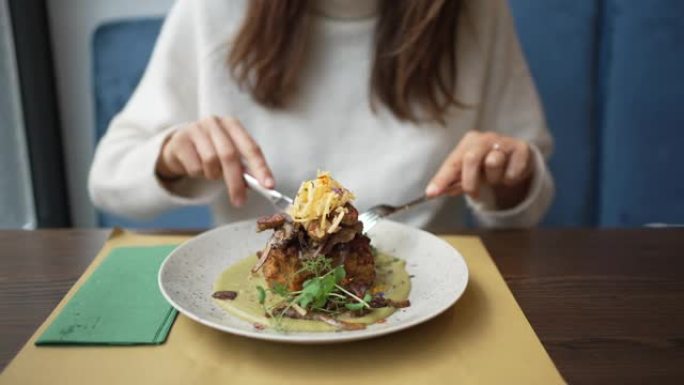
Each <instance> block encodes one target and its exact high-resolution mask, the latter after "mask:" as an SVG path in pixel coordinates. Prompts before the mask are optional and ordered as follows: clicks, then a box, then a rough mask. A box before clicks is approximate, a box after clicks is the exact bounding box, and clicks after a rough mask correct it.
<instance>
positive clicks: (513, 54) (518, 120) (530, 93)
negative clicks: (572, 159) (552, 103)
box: [466, 0, 554, 227]
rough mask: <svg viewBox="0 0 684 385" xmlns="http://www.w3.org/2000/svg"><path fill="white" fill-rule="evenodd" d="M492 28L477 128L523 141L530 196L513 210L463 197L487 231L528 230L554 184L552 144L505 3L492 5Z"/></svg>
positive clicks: (486, 194)
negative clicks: (530, 167) (530, 170)
mask: <svg viewBox="0 0 684 385" xmlns="http://www.w3.org/2000/svg"><path fill="white" fill-rule="evenodd" d="M490 4H493V5H494V6H492V8H490V9H489V10H490V11H491V12H490V17H491V19H490V23H488V26H487V30H486V31H485V33H484V35H485V37H484V41H481V48H482V49H483V51H484V52H485V55H484V56H485V57H486V59H485V62H486V64H485V65H486V68H487V69H486V71H485V74H484V76H485V81H484V89H483V97H482V103H481V106H480V115H479V119H478V127H477V128H478V129H479V130H481V131H495V132H498V133H500V134H503V135H507V136H511V137H515V138H518V139H522V140H525V141H527V142H528V143H529V144H530V148H531V150H532V153H533V157H532V158H533V161H534V174H533V177H532V183H531V186H530V189H529V192H528V196H527V197H526V198H525V199H524V200H523V201H522V202H521V203H520V204H518V205H517V206H516V207H513V208H510V209H506V210H497V208H496V205H495V203H494V196H493V194H492V193H491V191H483V193H482V194H480V199H479V200H478V201H475V200H473V199H471V198H469V197H466V201H467V203H468V206H469V207H470V208H471V209H472V211H473V215H474V217H475V219H476V220H477V222H478V223H479V224H480V225H482V226H485V227H530V226H535V225H537V224H538V223H539V222H540V221H541V220H542V219H543V217H544V215H545V214H546V212H547V210H548V208H549V206H550V205H551V202H552V200H553V195H554V183H553V178H552V176H551V173H550V172H549V170H548V167H547V165H546V158H547V157H548V156H549V155H550V154H551V151H552V147H553V141H552V138H551V135H550V134H549V131H548V129H547V126H546V122H545V119H544V114H543V110H542V106H541V102H540V100H539V96H538V94H537V91H536V89H535V86H534V82H533V80H532V77H531V75H530V71H529V69H528V66H527V63H526V61H525V57H524V55H523V53H522V50H521V48H520V44H519V42H518V38H517V34H516V31H515V25H514V23H513V18H512V16H511V13H510V10H509V8H508V5H507V1H505V0H492V1H490Z"/></svg>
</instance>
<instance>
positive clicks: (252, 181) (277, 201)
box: [242, 173, 292, 211]
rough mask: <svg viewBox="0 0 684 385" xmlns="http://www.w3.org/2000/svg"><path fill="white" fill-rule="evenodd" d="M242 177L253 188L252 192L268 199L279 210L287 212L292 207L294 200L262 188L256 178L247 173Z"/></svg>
mask: <svg viewBox="0 0 684 385" xmlns="http://www.w3.org/2000/svg"><path fill="white" fill-rule="evenodd" d="M242 177H243V178H245V182H247V185H248V186H249V187H250V188H252V190H254V191H256V192H258V193H259V194H260V195H262V196H263V197H264V198H266V199H268V200H269V202H271V204H272V205H273V206H275V207H276V208H277V209H278V210H280V211H285V210H287V209H288V208H289V207H290V206H291V205H292V198H290V197H288V196H287V195H285V194H282V193H280V192H278V191H276V190H271V189H269V188H266V187H264V186H262V185H261V184H260V183H259V181H258V180H257V179H256V178H255V177H253V176H251V175H249V174H247V173H244V174H242Z"/></svg>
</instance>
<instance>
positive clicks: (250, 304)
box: [214, 253, 411, 332]
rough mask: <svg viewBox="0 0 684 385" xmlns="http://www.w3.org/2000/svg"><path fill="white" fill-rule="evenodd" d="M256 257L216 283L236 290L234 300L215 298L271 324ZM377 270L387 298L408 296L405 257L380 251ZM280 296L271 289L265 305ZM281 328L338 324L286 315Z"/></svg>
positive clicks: (378, 312) (381, 315)
mask: <svg viewBox="0 0 684 385" xmlns="http://www.w3.org/2000/svg"><path fill="white" fill-rule="evenodd" d="M256 261H257V257H256V256H255V255H253V256H250V257H247V258H245V259H243V260H241V261H239V262H237V263H235V264H233V265H232V266H230V267H229V268H227V269H226V270H224V271H223V273H221V275H220V276H219V277H218V279H217V280H216V282H215V283H214V291H215V292H216V291H222V290H231V291H236V292H237V293H238V295H237V297H236V298H235V299H234V300H217V299H215V300H214V301H216V303H217V304H218V305H219V306H220V307H221V308H223V309H224V310H226V311H227V312H229V313H231V314H233V315H235V316H237V317H240V318H242V319H244V320H247V321H249V322H253V323H259V324H262V325H265V326H269V325H271V320H270V319H268V318H267V317H266V316H265V314H264V309H263V308H262V305H261V304H259V299H258V297H257V296H258V294H257V289H256V287H257V286H259V285H260V286H262V287H264V288H266V287H268V286H267V284H266V281H265V279H264V278H263V276H262V275H261V273H258V274H252V272H251V271H250V270H251V269H252V267H253V266H254V264H255V263H256ZM375 270H376V278H375V290H376V291H381V292H383V293H384V295H385V298H388V299H391V300H394V301H402V300H405V299H408V295H409V291H410V290H411V280H410V278H409V275H408V273H407V272H406V262H405V261H403V260H401V259H398V258H394V257H391V256H389V255H386V254H382V253H379V254H378V255H377V256H376V257H375ZM278 298H280V297H277V296H276V295H273V294H271V293H268V295H267V296H266V305H267V306H268V305H272V304H274V303H275V302H278ZM395 311H396V309H395V308H393V307H386V308H380V309H373V310H372V311H371V312H370V313H368V314H367V315H365V316H363V317H352V316H349V315H344V316H341V317H339V319H340V320H343V321H347V322H358V323H364V324H372V323H375V322H378V321H380V320H383V319H385V318H387V317H389V316H390V315H391V314H392V313H394V312H395ZM280 328H281V329H282V330H283V331H306V332H319V331H320V332H324V331H334V330H337V329H336V328H335V327H333V326H331V325H328V324H326V323H324V322H321V321H313V320H300V319H292V318H283V320H282V323H281V324H280Z"/></svg>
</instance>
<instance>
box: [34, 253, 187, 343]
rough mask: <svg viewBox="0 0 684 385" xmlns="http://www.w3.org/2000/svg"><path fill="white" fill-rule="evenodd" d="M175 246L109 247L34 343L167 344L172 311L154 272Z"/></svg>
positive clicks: (172, 318) (173, 316)
mask: <svg viewBox="0 0 684 385" xmlns="http://www.w3.org/2000/svg"><path fill="white" fill-rule="evenodd" d="M174 248H176V245H164V246H151V247H147V246H146V247H119V248H116V249H113V250H112V251H111V252H110V253H109V254H108V255H107V256H106V257H105V259H104V260H103V261H102V263H101V264H100V266H98V267H97V269H96V270H95V271H94V272H93V274H92V275H91V276H90V277H89V278H88V279H87V280H86V282H85V283H83V286H81V288H80V289H78V291H77V292H76V294H74V296H73V297H72V298H71V300H70V301H69V302H68V303H67V304H66V305H65V306H64V308H63V309H62V311H61V312H60V313H59V315H57V318H55V320H54V321H53V322H52V324H50V326H49V327H48V328H47V330H45V332H44V333H43V335H41V336H40V338H38V340H37V341H36V345H136V344H161V343H163V342H164V341H166V337H167V335H168V334H169V330H170V329H171V325H172V324H173V321H174V319H175V318H176V310H175V309H174V308H173V307H172V306H171V305H169V303H168V302H166V300H165V299H164V297H163V296H162V294H161V292H160V291H159V286H158V285H157V274H158V272H159V267H160V266H161V263H162V261H163V260H164V258H165V257H166V256H167V255H168V254H169V253H170V252H171V251H172V250H173V249H174Z"/></svg>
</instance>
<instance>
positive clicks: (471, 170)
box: [461, 142, 488, 198]
mask: <svg viewBox="0 0 684 385" xmlns="http://www.w3.org/2000/svg"><path fill="white" fill-rule="evenodd" d="M487 151H488V148H487V147H486V146H485V144H484V143H482V142H481V143H477V144H475V145H473V146H471V147H470V148H469V149H468V150H466V152H465V153H464V154H463V169H462V171H461V184H462V186H463V191H464V192H465V193H466V194H468V195H470V196H471V197H473V198H477V196H478V194H479V191H480V177H481V174H482V161H483V160H484V157H485V155H486V154H487Z"/></svg>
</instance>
